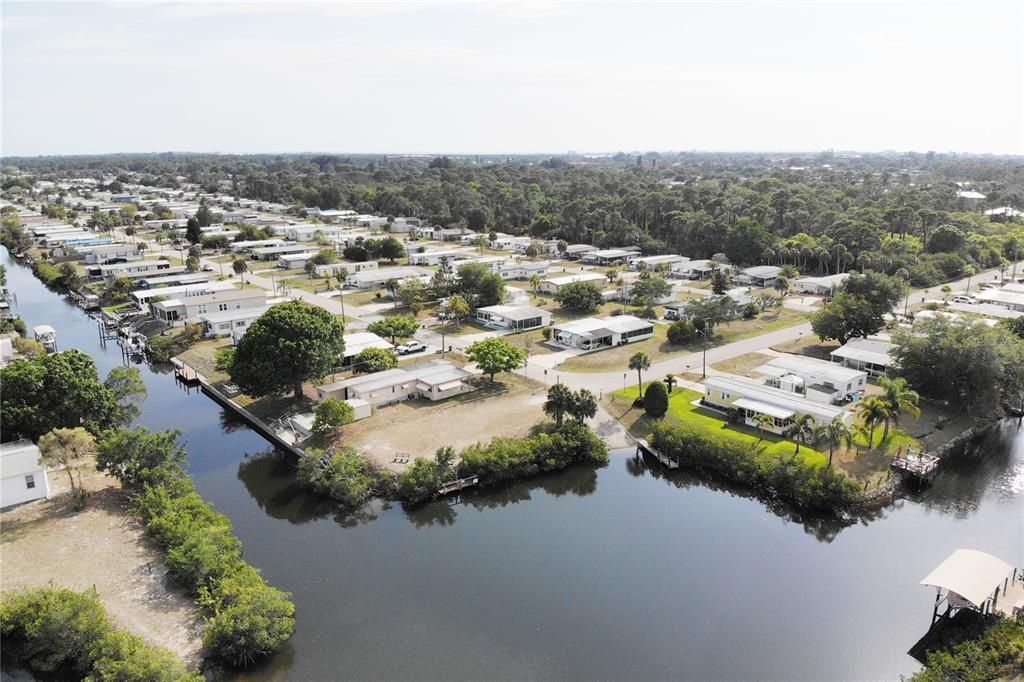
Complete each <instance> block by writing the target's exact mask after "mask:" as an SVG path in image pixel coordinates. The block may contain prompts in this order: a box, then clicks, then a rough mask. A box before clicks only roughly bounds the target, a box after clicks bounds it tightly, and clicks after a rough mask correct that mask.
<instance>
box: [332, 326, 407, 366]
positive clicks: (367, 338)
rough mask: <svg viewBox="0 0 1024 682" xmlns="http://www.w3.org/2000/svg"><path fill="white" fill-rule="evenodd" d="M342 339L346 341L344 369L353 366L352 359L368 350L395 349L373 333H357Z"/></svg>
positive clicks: (343, 360)
mask: <svg viewBox="0 0 1024 682" xmlns="http://www.w3.org/2000/svg"><path fill="white" fill-rule="evenodd" d="M342 338H344V340H345V354H344V358H342V363H341V364H342V366H343V367H347V366H349V365H351V364H352V358H353V357H355V356H356V355H359V353H361V352H362V351H364V350H366V349H367V348H381V349H384V350H391V349H393V348H394V346H392V345H391V344H390V343H388V342H387V341H385V340H384V339H382V338H381V337H379V336H377V335H376V334H374V333H372V332H355V333H352V334H345V336H344V337H342Z"/></svg>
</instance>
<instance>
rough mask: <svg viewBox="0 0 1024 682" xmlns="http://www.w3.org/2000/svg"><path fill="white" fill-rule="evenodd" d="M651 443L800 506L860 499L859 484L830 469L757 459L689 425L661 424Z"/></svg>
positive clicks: (839, 505) (844, 504) (845, 505)
mask: <svg viewBox="0 0 1024 682" xmlns="http://www.w3.org/2000/svg"><path fill="white" fill-rule="evenodd" d="M651 444H652V445H653V446H654V447H655V448H657V449H658V450H660V451H661V452H663V453H664V454H665V455H667V456H669V457H671V458H673V459H675V460H676V461H678V462H679V465H680V466H683V467H687V468H689V469H693V470H696V471H701V472H707V473H710V474H713V475H715V476H718V477H720V478H722V479H724V480H727V481H730V482H732V483H737V484H739V485H744V486H748V487H750V488H753V489H755V490H757V491H759V492H761V493H764V494H766V495H769V496H772V497H778V498H779V499H782V500H783V501H785V502H788V503H790V504H792V505H794V506H795V507H798V508H801V509H808V510H815V511H839V510H846V509H849V508H851V507H853V505H854V504H856V502H857V499H858V492H859V491H858V488H857V486H856V484H854V483H853V481H851V480H850V479H848V478H846V476H844V475H842V474H840V473H836V472H835V471H834V470H833V469H832V468H830V467H825V468H820V467H810V466H807V465H805V464H803V463H801V462H799V461H797V460H796V458H795V457H790V458H785V459H783V458H769V457H758V456H757V455H756V454H754V453H751V452H750V451H749V450H748V449H747V448H746V447H744V446H743V445H740V444H738V443H733V442H729V441H726V440H723V439H721V438H716V437H714V436H712V435H709V434H706V433H698V432H696V431H692V430H690V429H687V428H685V427H678V426H668V425H665V424H656V425H655V426H654V431H653V434H652V437H651Z"/></svg>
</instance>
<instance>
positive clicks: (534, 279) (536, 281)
mask: <svg viewBox="0 0 1024 682" xmlns="http://www.w3.org/2000/svg"><path fill="white" fill-rule="evenodd" d="M543 281H544V280H543V279H541V276H540V275H538V274H537V273H534V274H533V275H531V276H530V288H531V289H533V295H534V296H536V295H537V289H539V288H540V283H541V282H543Z"/></svg>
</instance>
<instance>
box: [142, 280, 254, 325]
mask: <svg viewBox="0 0 1024 682" xmlns="http://www.w3.org/2000/svg"><path fill="white" fill-rule="evenodd" d="M157 291H161V289H157ZM266 305H267V292H265V291H264V290H263V289H257V288H255V287H254V288H250V289H228V290H225V291H214V292H210V293H207V294H202V295H199V296H184V297H181V298H174V297H172V298H167V299H165V300H162V301H157V302H155V303H152V304H150V308H151V309H152V310H153V315H154V316H155V317H156V318H157V319H159V320H163V321H164V322H167V323H168V324H174V323H175V322H179V321H181V322H197V321H199V317H200V316H201V315H206V314H209V313H224V312H228V311H230V310H252V309H255V308H265V307H266Z"/></svg>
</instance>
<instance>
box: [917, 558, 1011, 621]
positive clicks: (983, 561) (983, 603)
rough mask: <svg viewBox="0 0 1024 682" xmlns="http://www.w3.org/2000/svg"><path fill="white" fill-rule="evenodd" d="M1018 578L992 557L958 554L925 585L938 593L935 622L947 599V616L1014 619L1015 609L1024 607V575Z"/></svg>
mask: <svg viewBox="0 0 1024 682" xmlns="http://www.w3.org/2000/svg"><path fill="white" fill-rule="evenodd" d="M1018 574H1019V572H1018V571H1017V569H1016V568H1014V567H1013V566H1011V565H1010V564H1008V563H1006V562H1005V561H1003V560H1002V559H999V558H997V557H994V556H992V555H991V554H986V553H985V552H979V551H978V550H974V549H958V550H956V551H955V552H953V553H952V554H950V555H949V556H948V557H947V558H946V560H945V561H943V562H942V563H941V564H939V566H938V567H937V568H936V569H935V570H934V571H932V572H931V573H929V574H928V575H927V576H926V577H925V578H924V579H923V580H922V581H921V584H922V585H927V586H930V587H934V588H936V589H937V593H936V595H935V611H934V612H933V613H932V622H933V623H934V622H935V616H936V615H937V614H938V611H939V604H941V603H942V600H943V597H944V598H945V600H946V604H947V607H946V613H947V614H948V613H950V612H952V611H956V610H958V609H962V608H968V609H971V610H974V611H978V612H979V613H983V614H985V613H992V612H994V611H1001V612H1003V613H1005V614H1006V615H1014V613H1013V611H1014V609H1016V610H1019V609H1021V608H1022V607H1024V583H1022V581H1021V579H1022V578H1024V575H1018ZM1000 596H1002V598H1001V599H1000ZM997 604H998V606H997Z"/></svg>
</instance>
